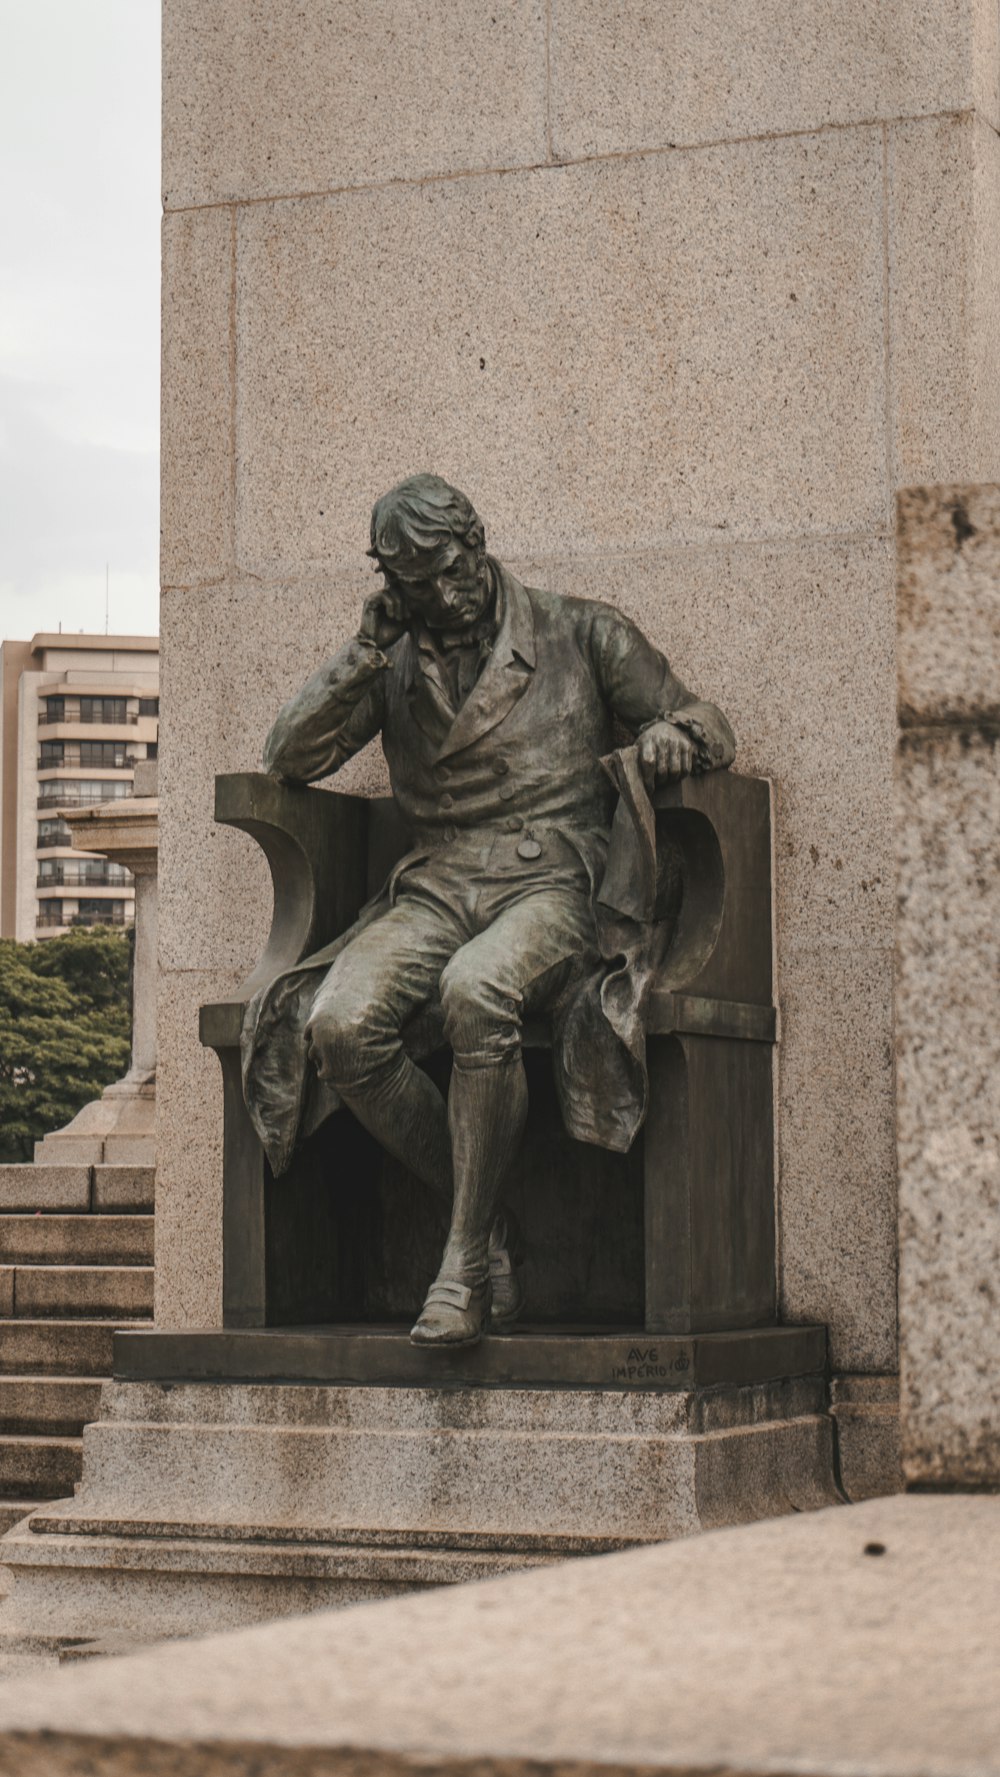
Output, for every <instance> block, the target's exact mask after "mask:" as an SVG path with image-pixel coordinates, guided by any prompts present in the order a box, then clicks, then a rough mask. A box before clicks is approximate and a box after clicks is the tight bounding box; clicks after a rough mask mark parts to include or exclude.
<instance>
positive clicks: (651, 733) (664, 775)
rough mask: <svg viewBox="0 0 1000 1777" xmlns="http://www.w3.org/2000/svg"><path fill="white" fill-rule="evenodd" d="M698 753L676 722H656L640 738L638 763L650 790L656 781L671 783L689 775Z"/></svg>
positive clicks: (653, 787) (654, 786)
mask: <svg viewBox="0 0 1000 1777" xmlns="http://www.w3.org/2000/svg"><path fill="white" fill-rule="evenodd" d="M697 757H698V749H697V747H696V746H695V744H694V741H693V740H691V738H690V736H689V735H687V734H685V732H684V730H683V728H676V727H675V726H674V724H673V722H654V723H653V725H652V727H651V728H647V729H646V732H645V734H644V735H643V736H642V739H641V740H640V742H639V766H640V769H641V771H642V775H643V778H644V780H645V783H646V787H647V789H650V790H653V789H655V788H656V785H657V784H672V783H676V781H677V779H678V778H681V777H690V775H691V773H692V772H693V770H694V768H695V762H696V760H697Z"/></svg>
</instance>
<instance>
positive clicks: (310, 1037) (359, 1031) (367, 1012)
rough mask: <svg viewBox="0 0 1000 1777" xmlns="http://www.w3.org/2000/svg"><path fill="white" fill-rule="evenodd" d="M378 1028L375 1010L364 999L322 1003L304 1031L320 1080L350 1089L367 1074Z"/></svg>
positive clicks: (341, 998)
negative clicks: (349, 1087)
mask: <svg viewBox="0 0 1000 1777" xmlns="http://www.w3.org/2000/svg"><path fill="white" fill-rule="evenodd" d="M378 1028H379V1021H378V1020H377V1019H376V1018H375V1016H374V1009H373V1008H372V1007H371V1005H370V1004H368V1003H366V1002H365V1001H364V1000H363V999H361V998H359V997H355V996H351V995H347V994H345V995H343V996H330V997H329V998H327V999H324V1001H323V1003H322V1004H321V1005H319V1006H317V1007H316V1008H315V1010H314V1011H313V1014H312V1016H311V1018H310V1020H309V1023H308V1025H307V1027H306V1041H307V1043H308V1045H309V1058H310V1060H311V1061H312V1063H313V1065H314V1067H315V1068H316V1071H317V1073H318V1074H319V1076H320V1078H321V1079H323V1080H329V1081H330V1083H331V1084H332V1085H334V1086H349V1085H351V1084H352V1083H353V1082H354V1081H357V1080H361V1079H363V1078H364V1076H365V1075H366V1074H368V1073H370V1072H371V1069H372V1065H373V1061H374V1060H375V1052H376V1051H377V1048H378Z"/></svg>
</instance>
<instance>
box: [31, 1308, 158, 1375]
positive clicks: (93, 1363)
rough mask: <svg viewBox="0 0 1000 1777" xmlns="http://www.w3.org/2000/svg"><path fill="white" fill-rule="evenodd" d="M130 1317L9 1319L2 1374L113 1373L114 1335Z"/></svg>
mask: <svg viewBox="0 0 1000 1777" xmlns="http://www.w3.org/2000/svg"><path fill="white" fill-rule="evenodd" d="M130 1325H132V1326H134V1325H135V1322H134V1321H129V1320H83V1321H72V1320H69V1321H65V1320H64V1321H60V1320H8V1321H4V1322H3V1324H2V1325H0V1375H4V1376H40V1375H47V1376H110V1374H111V1358H112V1339H113V1337H114V1334H115V1333H116V1332H119V1331H122V1330H124V1328H126V1327H128V1326H130Z"/></svg>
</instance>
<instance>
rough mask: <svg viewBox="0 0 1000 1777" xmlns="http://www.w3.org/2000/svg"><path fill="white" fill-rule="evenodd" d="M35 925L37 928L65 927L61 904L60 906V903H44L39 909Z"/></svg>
mask: <svg viewBox="0 0 1000 1777" xmlns="http://www.w3.org/2000/svg"><path fill="white" fill-rule="evenodd" d="M36 923H37V924H38V925H39V926H61V925H65V923H66V922H65V920H64V919H63V904H62V902H61V901H46V902H45V903H44V905H43V906H42V907H41V908H40V909H39V913H38V920H37V922H36Z"/></svg>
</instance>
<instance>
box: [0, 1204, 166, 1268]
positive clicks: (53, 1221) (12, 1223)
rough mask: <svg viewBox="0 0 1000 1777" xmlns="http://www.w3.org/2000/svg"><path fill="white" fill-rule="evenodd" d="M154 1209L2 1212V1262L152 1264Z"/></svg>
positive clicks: (14, 1263) (28, 1263) (0, 1246)
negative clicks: (107, 1212)
mask: <svg viewBox="0 0 1000 1777" xmlns="http://www.w3.org/2000/svg"><path fill="white" fill-rule="evenodd" d="M152 1263H153V1217H152V1216H149V1215H101V1216H94V1215H38V1214H35V1215H4V1216H0V1265H151V1264H152Z"/></svg>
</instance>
